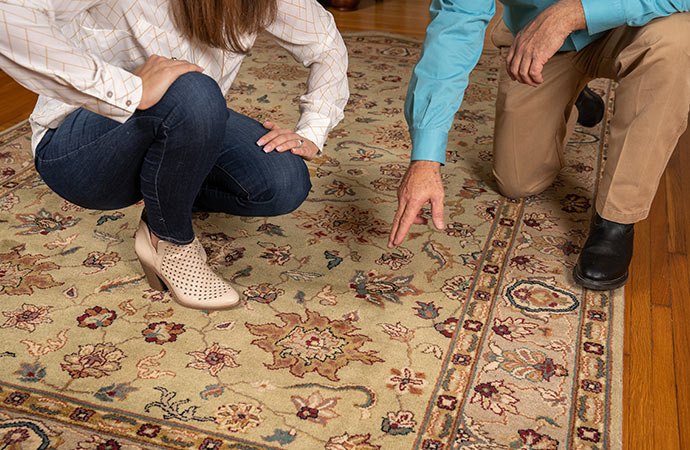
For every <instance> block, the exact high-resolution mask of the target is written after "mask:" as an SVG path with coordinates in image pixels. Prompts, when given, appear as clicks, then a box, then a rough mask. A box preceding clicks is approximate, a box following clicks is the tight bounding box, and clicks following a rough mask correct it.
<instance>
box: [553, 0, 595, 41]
mask: <svg viewBox="0 0 690 450" xmlns="http://www.w3.org/2000/svg"><path fill="white" fill-rule="evenodd" d="M554 9H557V11H558V14H557V18H558V20H559V22H560V23H562V24H563V27H564V32H565V34H566V35H568V34H570V33H572V32H574V31H577V30H584V29H585V28H587V21H586V19H585V10H584V8H583V7H582V1H581V0H561V1H560V2H558V3H556V4H555V5H554Z"/></svg>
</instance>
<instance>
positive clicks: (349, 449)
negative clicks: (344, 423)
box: [326, 433, 381, 450]
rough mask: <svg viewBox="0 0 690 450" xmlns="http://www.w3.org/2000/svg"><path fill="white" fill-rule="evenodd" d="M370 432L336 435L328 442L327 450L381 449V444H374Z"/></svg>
mask: <svg viewBox="0 0 690 450" xmlns="http://www.w3.org/2000/svg"><path fill="white" fill-rule="evenodd" d="M369 439H371V435H370V434H353V435H349V434H347V433H345V434H343V435H341V436H334V437H332V438H330V439H329V440H328V442H327V443H326V450H381V446H380V445H376V444H372V443H371V442H370V441H369Z"/></svg>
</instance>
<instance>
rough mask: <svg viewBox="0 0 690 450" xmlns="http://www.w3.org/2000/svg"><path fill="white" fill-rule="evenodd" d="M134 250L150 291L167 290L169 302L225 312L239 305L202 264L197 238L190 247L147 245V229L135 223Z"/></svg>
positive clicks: (163, 243) (203, 257) (229, 288)
mask: <svg viewBox="0 0 690 450" xmlns="http://www.w3.org/2000/svg"><path fill="white" fill-rule="evenodd" d="M134 251H135V252H136V254H137V256H138V257H139V262H140V263H141V267H143V269H144V273H145V274H146V278H147V279H148V282H149V284H150V285H151V287H152V288H153V289H156V290H159V291H164V290H166V287H167V288H168V289H170V293H171V294H172V296H173V299H174V300H175V301H176V302H177V303H179V304H180V305H182V306H186V307H188V308H194V309H226V308H230V307H232V306H234V305H236V304H237V303H238V302H239V300H240V299H239V295H237V292H235V290H234V289H233V288H232V286H230V284H229V283H228V282H227V281H226V280H224V279H223V278H221V277H220V276H218V275H217V274H216V273H215V272H214V271H213V270H211V268H210V267H209V266H208V264H207V263H206V252H205V251H204V248H203V247H202V246H201V243H200V242H199V240H198V239H197V238H194V241H192V243H191V244H187V245H176V244H173V243H170V242H166V241H160V242H158V250H156V248H155V247H154V246H153V244H152V243H151V234H150V232H149V227H148V226H147V225H146V222H144V221H143V220H142V221H141V222H140V223H139V228H138V229H137V233H136V239H135V243H134Z"/></svg>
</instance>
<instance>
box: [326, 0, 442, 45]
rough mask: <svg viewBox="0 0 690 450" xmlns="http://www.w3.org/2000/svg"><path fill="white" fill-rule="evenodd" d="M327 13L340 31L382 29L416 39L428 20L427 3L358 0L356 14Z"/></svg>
mask: <svg viewBox="0 0 690 450" xmlns="http://www.w3.org/2000/svg"><path fill="white" fill-rule="evenodd" d="M328 10H329V11H330V12H331V13H332V14H333V17H335V21H336V24H337V25H338V28H339V29H340V30H341V31H342V30H348V31H369V30H385V31H391V32H394V33H399V34H404V35H406V36H412V37H416V38H417V39H420V40H421V39H424V32H425V30H426V27H427V25H428V24H429V20H430V19H429V0H406V1H398V0H389V1H386V0H384V1H381V2H376V1H374V0H362V1H361V2H360V5H359V8H358V9H357V11H338V10H336V9H333V8H328Z"/></svg>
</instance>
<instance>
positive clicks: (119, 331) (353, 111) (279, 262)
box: [0, 33, 623, 450]
mask: <svg viewBox="0 0 690 450" xmlns="http://www.w3.org/2000/svg"><path fill="white" fill-rule="evenodd" d="M345 38H346V43H347V45H348V48H349V51H350V71H349V76H350V88H351V92H352V95H351V98H350V103H349V104H348V106H347V111H346V118H345V120H344V122H343V123H341V124H340V125H339V126H338V127H337V128H336V129H335V130H334V131H332V133H331V136H330V139H329V141H328V143H327V146H326V148H325V152H324V156H322V157H321V158H319V159H317V160H315V161H313V162H312V163H310V165H309V166H310V170H311V174H312V182H313V186H314V187H313V190H312V192H311V194H310V196H309V198H308V200H307V201H306V202H305V203H304V205H302V207H300V208H299V209H298V210H297V211H295V212H293V213H292V214H289V215H287V216H284V217H278V218H244V219H243V218H237V217H230V216H226V215H221V214H210V215H209V214H200V215H198V216H197V217H196V218H195V226H196V230H197V234H198V236H199V237H200V239H201V241H202V243H203V245H204V247H205V248H206V250H207V253H208V255H209V259H210V261H211V263H212V264H213V266H214V267H215V268H216V270H218V271H219V272H220V273H222V274H223V275H224V276H225V277H227V278H228V279H231V280H232V282H233V283H234V286H235V287H236V289H237V290H238V291H239V292H240V293H241V294H242V297H243V301H242V304H241V305H240V306H239V307H238V308H236V309H234V310H230V311H224V312H204V311H192V310H188V309H184V308H181V307H179V306H178V305H177V304H175V303H174V302H173V301H171V298H170V296H169V295H168V294H163V293H160V292H157V291H153V290H151V289H150V288H149V286H148V284H147V283H146V280H145V279H144V278H143V272H142V270H141V267H140V266H139V263H138V261H137V260H136V257H135V255H134V245H133V244H134V242H133V235H134V231H135V228H136V226H137V223H138V220H139V215H140V212H141V205H137V206H133V207H130V208H127V209H122V210H117V211H89V210H83V209H81V208H79V207H77V206H75V205H72V204H70V203H67V202H65V201H64V200H62V199H61V198H59V197H58V196H57V195H55V194H54V193H52V192H51V191H50V190H49V189H48V188H47V187H46V186H45V185H44V184H43V183H42V182H41V180H40V179H39V177H38V176H37V175H36V172H35V171H34V169H33V163H32V161H31V151H30V147H29V137H30V131H29V129H28V127H27V125H26V124H22V125H20V126H18V127H16V128H14V129H12V130H10V131H7V132H5V133H4V134H1V135H0V449H3V450H4V449H56V450H86V449H93V450H106V449H111V450H114V449H123V450H124V449H127V450H129V449H153V448H167V449H182V450H184V449H200V450H216V449H243V450H254V449H277V448H285V449H295V450H310V449H327V450H377V449H383V450H398V449H405V450H407V449H415V450H441V449H444V450H456V449H472V450H489V449H492V450H493V449H505V450H517V449H520V450H530V449H531V450H536V449H539V450H555V449H573V450H575V449H578V450H584V449H587V450H594V449H618V448H620V445H621V444H620V443H621V423H622V417H621V413H622V402H621V388H622V386H621V375H622V364H621V361H622V351H623V348H622V336H623V327H622V317H623V292H622V290H620V291H615V292H586V291H583V290H582V289H581V288H579V287H578V286H576V285H575V284H574V283H573V280H572V277H571V275H570V273H571V270H572V267H573V265H574V263H575V261H576V259H577V254H578V252H579V247H580V245H581V244H582V243H583V242H584V239H585V237H586V230H587V227H588V223H589V217H590V215H591V213H592V196H593V192H594V190H595V183H594V178H595V177H594V174H596V173H598V171H599V170H600V165H601V160H600V153H601V151H600V150H601V149H602V148H604V147H605V145H606V139H605V132H604V130H602V129H599V128H597V129H594V130H587V131H584V130H579V129H578V130H577V132H576V134H575V135H574V136H573V138H572V142H571V144H570V145H569V146H568V149H567V154H566V158H567V167H565V168H564V170H563V172H562V175H561V177H560V178H559V179H558V180H557V182H556V183H555V184H554V186H552V187H551V188H549V189H548V190H547V191H546V192H544V193H543V194H542V195H539V196H537V197H533V198H530V199H527V200H526V201H521V202H516V201H509V200H507V199H505V198H502V197H501V196H499V195H498V193H497V192H496V189H495V185H494V182H493V180H492V178H491V148H492V134H493V118H494V112H493V99H494V98H495V91H496V82H497V67H499V65H500V64H501V61H500V58H499V57H498V55H497V54H494V53H491V52H489V53H486V54H485V55H484V56H483V57H482V59H481V61H480V63H479V65H478V67H477V69H476V70H475V71H474V73H473V75H472V78H471V83H470V87H469V88H468V90H467V94H466V96H465V101H464V103H463V106H462V109H461V110H460V111H459V112H458V113H457V117H456V121H455V123H454V126H453V129H452V131H451V135H450V139H449V147H448V158H447V159H448V164H447V165H446V166H445V167H444V168H443V177H444V182H445V185H446V189H447V192H446V222H447V228H446V229H445V230H444V231H443V232H439V231H435V230H434V229H433V228H432V227H431V226H421V225H418V226H414V228H413V230H412V233H411V235H410V236H409V239H408V240H406V241H405V242H404V243H403V245H402V246H401V247H398V248H397V249H394V250H390V249H388V248H386V242H387V235H388V230H389V227H390V221H391V219H392V217H393V214H394V211H395V208H396V191H395V189H396V187H397V185H398V183H399V181H400V179H401V177H402V175H403V173H404V170H405V168H406V166H407V163H408V159H409V152H410V143H409V136H408V133H407V126H406V124H405V120H404V118H403V114H402V107H403V100H404V96H405V92H406V88H407V82H408V81H409V77H410V72H411V70H412V67H413V65H414V63H415V61H416V60H417V58H418V56H419V51H420V43H419V42H418V41H415V40H411V39H407V38H403V37H399V36H393V35H384V34H377V33H367V34H350V35H346V36H345ZM306 73H307V72H306V70H305V69H304V68H303V67H301V66H300V65H299V64H297V63H295V62H294V61H293V60H292V58H291V57H290V56H289V55H288V54H286V53H285V52H284V51H283V50H281V49H280V48H279V47H278V46H276V45H275V44H273V43H272V42H271V41H268V40H264V39H261V40H259V42H258V43H257V45H256V47H255V48H254V50H253V51H252V53H251V55H250V56H249V57H248V58H247V60H246V62H245V64H244V66H243V68H242V70H241V74H240V76H239V78H238V79H237V81H236V82H235V85H234V88H233V89H232V91H231V92H230V93H229V94H228V97H227V99H228V104H229V106H230V107H232V108H234V109H236V110H238V111H240V112H242V113H245V114H248V115H250V116H252V117H255V118H258V119H260V120H261V119H269V118H270V119H272V120H274V121H276V122H278V123H280V124H282V125H285V126H289V125H291V124H294V123H295V121H296V118H297V102H298V97H299V95H300V94H301V93H302V92H303V91H304V89H305V80H306ZM594 87H595V88H596V89H597V90H598V91H599V92H600V93H602V94H604V95H606V96H607V98H608V97H609V96H610V94H608V90H609V87H608V85H607V84H604V83H600V84H596V85H595V86H594ZM609 100H610V99H609Z"/></svg>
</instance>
